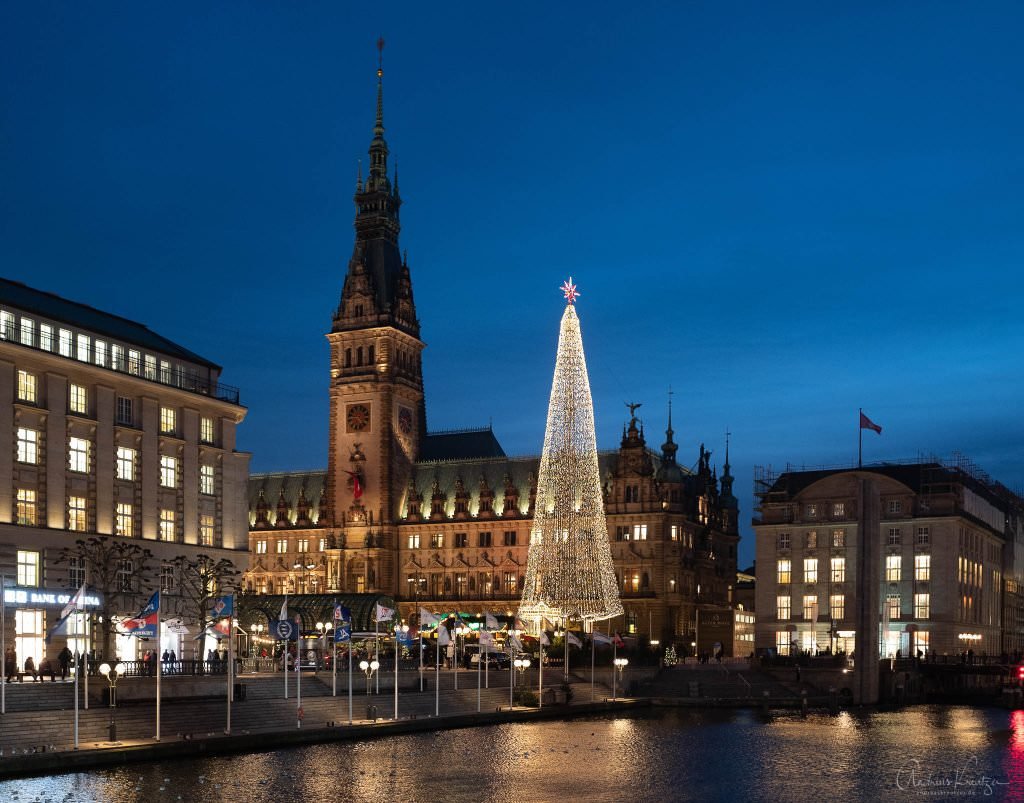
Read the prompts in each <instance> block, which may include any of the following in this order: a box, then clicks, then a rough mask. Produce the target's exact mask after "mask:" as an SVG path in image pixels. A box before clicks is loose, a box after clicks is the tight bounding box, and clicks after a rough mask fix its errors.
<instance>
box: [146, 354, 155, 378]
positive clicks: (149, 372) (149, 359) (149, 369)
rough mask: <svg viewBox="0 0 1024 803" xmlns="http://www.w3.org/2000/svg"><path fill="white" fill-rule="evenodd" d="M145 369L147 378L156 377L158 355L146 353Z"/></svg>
mask: <svg viewBox="0 0 1024 803" xmlns="http://www.w3.org/2000/svg"><path fill="white" fill-rule="evenodd" d="M145 371H146V379H156V357H154V356H153V355H152V354H147V355H146V362H145Z"/></svg>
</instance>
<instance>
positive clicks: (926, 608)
mask: <svg viewBox="0 0 1024 803" xmlns="http://www.w3.org/2000/svg"><path fill="white" fill-rule="evenodd" d="M931 599H932V595H931V594H914V618H915V619H928V618H929V617H930V616H931ZM972 602H973V600H972Z"/></svg>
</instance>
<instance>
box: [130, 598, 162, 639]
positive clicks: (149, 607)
mask: <svg viewBox="0 0 1024 803" xmlns="http://www.w3.org/2000/svg"><path fill="white" fill-rule="evenodd" d="M159 623H160V592H159V591H154V592H153V596H152V597H150V598H149V602H147V603H146V607H144V608H143V609H142V610H141V611H139V615H138V616H135V617H133V618H131V619H125V620H124V621H123V622H121V627H123V628H124V632H125V633H127V635H129V636H139V637H140V638H156V635H157V630H158V629H159Z"/></svg>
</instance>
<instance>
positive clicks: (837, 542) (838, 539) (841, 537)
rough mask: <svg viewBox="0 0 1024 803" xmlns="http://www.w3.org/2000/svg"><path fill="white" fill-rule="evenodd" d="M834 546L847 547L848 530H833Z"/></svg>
mask: <svg viewBox="0 0 1024 803" xmlns="http://www.w3.org/2000/svg"><path fill="white" fill-rule="evenodd" d="M832 546H834V547H844V546H846V530H833V531H832Z"/></svg>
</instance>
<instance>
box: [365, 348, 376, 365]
mask: <svg viewBox="0 0 1024 803" xmlns="http://www.w3.org/2000/svg"><path fill="white" fill-rule="evenodd" d="M367 353H368V355H369V356H367V358H366V364H367V365H373V364H374V362H375V360H374V359H373V346H370V348H369V349H368V350H367Z"/></svg>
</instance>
